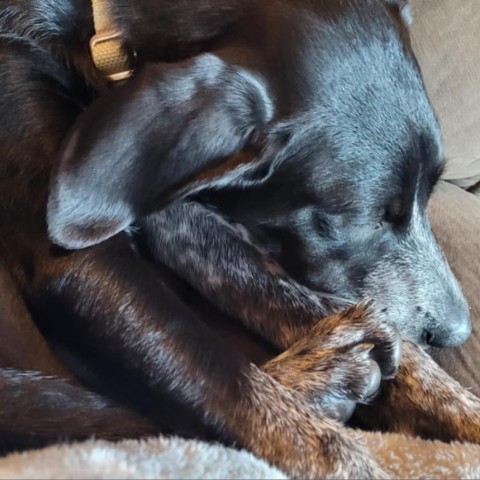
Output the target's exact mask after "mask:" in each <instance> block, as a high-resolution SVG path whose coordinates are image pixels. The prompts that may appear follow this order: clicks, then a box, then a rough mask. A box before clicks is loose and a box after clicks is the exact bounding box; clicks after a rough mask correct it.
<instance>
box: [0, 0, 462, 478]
mask: <svg viewBox="0 0 480 480" xmlns="http://www.w3.org/2000/svg"><path fill="white" fill-rule="evenodd" d="M390 3H391V2H390ZM113 13H114V15H116V17H117V19H118V21H119V24H121V25H122V26H123V29H124V32H125V41H126V43H127V45H128V47H129V48H131V49H133V50H136V51H137V52H138V54H139V61H140V64H141V66H140V69H139V71H138V74H137V75H136V77H135V78H133V79H132V80H131V81H129V82H128V83H127V84H125V85H123V86H121V87H119V88H116V89H115V90H112V91H110V92H106V93H104V94H102V95H101V96H100V98H98V99H97V100H96V101H95V102H93V103H92V104H91V100H92V95H93V93H92V92H93V91H92V86H93V87H98V88H100V87H102V86H104V85H103V82H102V81H101V79H99V78H98V76H97V74H96V73H95V71H94V69H93V68H92V65H91V64H90V62H89V58H88V52H87V49H86V41H87V40H88V37H89V35H90V34H91V18H90V12H89V6H88V2H86V1H80V0H79V1H78V2H75V1H73V2H72V3H70V2H67V1H66V0H63V1H61V2H58V1H55V2H53V0H52V1H46V0H28V1H24V2H11V1H6V0H3V1H2V2H1V3H0V42H1V53H0V56H1V64H2V69H3V70H4V72H5V73H4V72H3V71H2V75H0V122H1V123H0V129H1V131H2V136H1V137H0V142H1V143H0V152H1V154H2V160H1V162H0V173H1V175H0V187H1V188H0V194H1V196H2V202H1V206H0V228H1V233H2V236H1V239H0V259H1V262H2V267H3V266H4V265H5V268H6V270H7V271H8V275H9V276H10V277H11V281H9V283H8V285H7V284H6V286H5V291H8V292H10V295H11V296H10V297H9V298H10V300H9V301H8V302H5V303H4V304H3V305H2V306H1V308H2V309H4V311H5V313H4V314H3V312H2V317H1V318H2V326H1V327H2V328H3V324H4V323H5V324H6V321H5V322H4V321H3V316H5V318H6V319H8V318H9V315H10V314H11V313H10V312H11V311H13V306H12V305H13V303H15V302H16V303H18V304H21V305H22V308H23V309H24V311H25V312H26V313H25V317H24V318H25V325H27V326H26V327H25V328H26V329H27V330H28V331H33V330H35V325H37V326H38V327H39V328H40V329H41V331H42V334H43V335H44V336H46V337H47V338H48V340H49V341H50V342H51V344H55V345H57V346H58V345H61V346H62V348H61V349H59V350H58V352H62V351H65V350H67V351H69V352H74V353H75V355H76V356H78V357H79V358H80V359H81V361H82V363H85V364H88V365H87V366H88V369H87V370H85V371H83V370H82V371H80V370H77V371H76V373H77V375H78V376H81V377H82V380H84V381H86V382H88V383H90V384H91V385H94V386H96V388H99V389H100V390H101V392H102V393H103V394H104V395H106V396H111V397H113V398H115V399H117V400H118V401H119V402H120V403H123V404H124V406H125V405H127V406H129V407H130V408H132V409H136V410H137V411H138V412H139V413H140V414H142V415H143V416H145V417H148V418H149V421H150V423H148V424H147V423H146V422H145V421H144V420H142V419H141V418H138V417H136V416H135V417H133V419H131V418H130V415H132V414H130V413H128V412H127V410H123V409H122V407H119V406H118V405H117V406H115V407H112V406H111V404H110V402H108V401H105V400H103V399H101V400H99V399H97V397H95V398H93V397H90V396H89V394H87V393H86V392H84V391H83V390H82V387H80V386H79V387H78V388H79V389H80V390H79V391H80V392H82V393H78V397H77V396H76V395H77V391H76V390H75V392H73V393H72V392H71V391H69V392H70V393H71V397H68V395H67V394H68V393H69V392H67V394H66V395H67V396H66V397H65V398H67V403H68V402H71V403H68V406H69V407H70V406H71V407H72V410H69V411H73V410H74V408H73V407H74V406H75V401H77V400H76V399H77V398H83V399H84V400H85V401H84V402H82V405H83V406H84V407H85V408H84V409H83V410H82V412H83V415H85V416H88V417H89V418H91V419H92V422H93V423H92V424H89V425H88V427H89V429H87V434H89V433H90V432H95V433H96V434H97V435H100V436H105V437H107V438H118V437H120V436H123V435H127V434H128V435H145V434H148V433H150V432H152V431H156V430H159V429H161V428H165V424H167V426H168V428H171V429H173V430H174V431H176V432H182V433H189V434H196V435H204V436H210V435H213V436H216V437H218V436H221V437H222V438H223V439H225V440H227V441H238V442H239V443H240V444H242V445H245V446H247V447H248V448H251V449H252V450H253V451H255V452H257V453H261V452H263V450H262V449H261V448H259V449H258V450H255V448H256V446H255V445H252V444H251V442H252V438H253V437H254V436H255V435H256V433H255V432H254V429H253V427H254V426H258V425H260V424H261V420H262V419H263V417H262V414H263V413H262V411H260V412H259V411H258V408H259V407H258V404H257V403H256V402H255V399H256V398H257V396H258V394H259V392H262V393H264V394H265V395H267V393H268V395H270V396H265V398H267V399H268V400H269V401H271V402H272V405H271V406H272V407H277V406H278V405H286V404H287V403H288V402H286V400H284V396H282V395H283V394H280V393H278V392H277V390H276V388H277V387H275V388H273V387H271V385H270V384H269V380H266V379H265V378H264V377H260V380H259V379H258V378H259V377H258V376H257V374H256V373H252V370H251V366H250V364H249V361H248V360H247V359H246V355H244V354H242V351H243V352H244V347H240V348H239V349H238V350H239V351H238V350H237V349H235V348H232V347H231V346H230V345H229V344H227V346H226V345H225V343H224V342H222V341H221V340H220V338H219V336H218V335H217V334H216V332H215V331H214V328H212V326H211V325H210V326H209V325H205V324H204V323H203V322H202V321H201V319H200V317H202V314H201V310H200V309H198V308H197V309H196V310H195V313H194V311H193V310H192V309H191V308H189V306H188V303H192V301H191V300H186V298H185V297H182V296H181V295H180V294H179V291H176V289H175V288H174V285H176V281H175V280H173V279H172V278H171V276H170V275H169V274H167V273H165V272H164V271H163V270H160V269H159V268H156V267H155V266H154V265H152V264H151V263H149V262H148V261H147V260H146V259H145V258H141V256H140V254H139V252H138V251H137V249H136V246H135V245H134V244H133V242H132V238H131V235H129V234H127V233H125V232H124V230H125V229H126V228H128V227H130V226H131V225H132V223H135V222H136V224H137V225H136V226H137V228H138V233H139V237H140V240H141V242H142V245H143V246H144V247H147V248H148V249H149V251H148V254H150V255H152V256H153V257H154V258H155V260H157V261H158V262H160V263H163V264H165V265H167V266H168V267H170V269H171V270H172V271H173V272H174V273H176V274H177V275H179V276H181V277H184V278H186V279H187V280H188V282H189V283H190V284H192V285H193V286H194V287H195V288H196V289H197V290H199V291H200V292H201V293H203V295H205V296H206V297H207V298H208V299H209V300H210V301H211V302H212V303H214V304H215V305H217V306H218V307H219V308H220V309H221V310H223V311H225V312H227V313H230V314H232V315H234V316H236V317H237V318H239V319H240V320H241V321H242V322H243V323H244V324H246V325H247V326H248V327H249V329H250V330H252V331H253V332H255V333H258V334H260V335H262V336H263V337H264V338H265V339H267V340H268V341H269V342H270V343H271V344H273V345H274V346H275V347H277V348H287V347H290V346H292V344H293V343H294V342H296V341H297V340H300V339H301V338H302V337H303V336H305V335H307V334H308V333H309V332H310V330H311V328H312V326H313V325H314V324H315V323H316V321H318V320H319V319H320V318H322V317H324V316H326V315H327V314H329V313H331V312H332V311H334V310H336V309H338V308H341V307H344V306H346V305H348V304H349V303H352V302H356V301H358V300H361V299H363V298H365V297H373V298H374V299H375V300H376V303H375V305H376V307H375V308H376V311H375V317H376V319H377V320H378V322H379V324H382V325H383V324H385V321H386V320H387V321H388V322H389V323H392V324H394V325H396V326H397V327H398V328H400V329H401V330H402V331H403V332H405V333H407V334H409V335H410V336H411V337H412V338H414V339H415V340H417V341H419V342H428V343H431V344H437V345H448V344H453V343H459V342H461V341H462V340H464V339H465V338H466V336H467V334H468V333H469V322H468V313H467V309H466V306H465V301H464V299H463V297H462V295H461V292H460V290H459V287H458V285H457V283H456V281H455V279H454V278H453V275H452V274H451V272H450V270H449V269H448V266H447V265H446V263H445V261H444V260H443V257H442V256H441V253H440V251H439V249H438V247H437V246H436V243H435V241H434V239H433V236H432V234H431V232H430V230H429V226H428V222H427V220H426V217H425V206H426V202H427V199H428V195H429V193H430V191H431V189H432V187H433V184H434V182H435V180H436V178H437V176H438V172H439V171H440V170H441V168H442V159H441V146H440V141H439V132H438V126H437V124H436V121H435V118H434V116H433V113H432V112H431V108H430V106H429V103H428V101H427V99H426V96H425V93H424V90H423V85H422V81H421V78H420V74H419V72H418V69H417V66H416V64H415V61H414V59H413V57H412V55H411V52H410V50H409V47H408V42H407V40H406V36H407V34H406V30H405V26H404V24H403V23H402V21H401V19H400V16H399V11H398V9H395V8H394V9H391V8H390V7H389V8H386V7H385V5H384V4H383V2H380V1H374V0H371V1H367V2H356V1H354V0H351V1H348V2H336V1H333V0H330V1H323V2H318V1H313V0H312V1H310V0H301V1H299V0H296V1H293V0H292V1H288V0H284V1H280V0H270V1H262V2H256V1H245V2H238V3H236V2H230V1H226V0H211V1H200V0H192V2H182V3H178V2H173V1H168V0H162V1H158V2H151V1H136V2H134V3H133V2H126V1H125V2H123V1H122V2H117V3H116V8H115V9H114V11H113ZM199 52H201V53H199ZM206 52H208V53H206ZM167 60H168V61H169V63H166V61H167ZM153 61H156V62H158V61H163V63H152V62H153ZM87 106H88V108H86V107H87ZM77 116H78V119H77ZM74 122H75V123H74ZM70 127H72V128H71V129H70V130H69V128H70ZM67 130H69V133H68V135H67V136H66V138H65V139H64V137H65V135H66V134H67ZM57 152H60V153H59V156H58V158H57V160H58V166H57V165H55V166H54V158H55V155H56V154H57ZM52 171H54V174H53V177H52V182H51V191H50V196H49V197H48V179H49V176H50V174H51V172H52ZM47 197H48V198H47ZM47 202H48V205H47ZM162 207H163V208H164V210H162V211H159V210H160V209H161V208H162ZM47 214H48V217H47V219H48V233H49V235H50V238H51V239H52V240H53V241H54V242H55V243H57V244H59V245H61V246H63V247H67V248H84V249H82V250H80V251H76V252H66V251H65V250H62V249H60V248H57V247H54V246H52V245H51V243H50V241H49V238H48V236H47V223H46V220H45V216H46V215H47ZM86 247H90V248H86ZM179 288H180V291H182V289H183V288H186V287H184V286H181V287H179ZM197 307H198V306H197ZM30 315H31V318H30ZM272 317H273V319H272ZM215 328H217V327H215ZM27 330H26V331H27ZM37 334H38V332H37ZM13 341H17V339H16V336H15V335H13V334H8V335H6V336H4V337H3V338H2V340H1V342H3V344H4V345H5V346H3V347H2V348H3V349H5V350H6V346H7V345H8V344H9V343H10V342H13ZM390 347H391V346H389V348H387V349H386V351H387V352H390V353H389V354H388V355H387V354H386V355H387V357H388V358H387V359H386V360H387V361H386V363H387V364H388V362H389V361H392V359H391V358H390V355H391V350H392V349H391V348H390ZM31 348H32V351H34V352H38V354H37V355H35V356H34V359H33V360H32V361H31V362H26V363H25V364H23V365H15V358H14V359H13V360H12V359H11V358H7V359H5V361H3V363H2V364H0V368H16V369H17V370H16V371H15V372H12V371H10V370H8V371H7V370H0V379H1V380H0V388H1V389H2V392H3V393H1V395H0V402H5V403H7V402H10V399H9V397H8V395H9V392H10V393H11V392H12V389H15V385H16V383H15V382H17V380H18V379H21V378H24V379H26V380H27V381H29V382H30V381H33V386H34V387H35V385H37V386H38V385H40V384H41V382H40V379H37V377H32V376H30V374H22V373H19V372H20V371H32V370H33V371H35V370H40V371H43V372H45V373H48V374H55V375H57V376H68V375H69V374H68V373H65V369H64V367H63V365H62V363H61V362H60V361H59V360H58V358H57V357H56V355H55V354H53V353H52V352H51V351H49V350H48V348H47V347H46V345H45V344H44V343H42V346H39V344H34V343H32V345H31ZM380 351H382V349H380ZM19 354H20V355H21V352H19ZM59 354H60V355H61V353H59ZM61 356H62V359H63V361H64V362H66V361H67V358H66V357H65V356H64V355H61ZM377 360H378V358H377ZM378 361H379V362H380V360H378ZM392 362H393V364H395V362H394V361H392ZM380 363H381V362H380ZM72 365H73V363H72V362H70V366H71V368H73V367H72ZM394 366H395V365H394ZM345 368H346V367H345ZM92 374H93V378H92ZM37 380H38V383H37ZM12 382H13V383H12ZM125 382H129V383H127V384H128V385H129V386H135V387H136V388H135V389H134V388H131V389H127V390H130V391H125V389H123V390H122V389H121V385H122V384H123V385H124V384H125ZM99 384H101V387H99ZM56 385H63V384H62V383H60V384H56V383H55V382H53V383H52V382H50V383H49V384H47V383H45V388H50V387H51V388H52V389H53V390H52V391H55V388H57V386H56ZM267 387H268V388H267ZM72 388H73V387H72ZM262 388H264V390H262ZM37 390H38V389H37ZM135 390H136V391H135ZM20 391H21V392H23V391H24V392H27V394H28V395H32V397H34V395H33V394H31V393H29V392H30V391H29V390H28V389H26V390H22V389H20ZM272 392H273V393H272ZM275 392H277V393H275ZM37 393H38V392H37ZM47 400H48V395H47V396H42V395H37V397H36V398H35V402H37V403H36V405H38V410H35V412H34V415H33V416H28V417H26V418H31V419H34V418H35V417H41V416H42V415H49V414H50V412H51V404H49V403H48V401H47ZM282 402H284V403H282ZM9 405H10V403H9ZM21 405H25V403H23V401H22V403H21ZM267 406H268V407H269V406H270V405H267ZM103 408H105V409H107V408H115V415H117V414H118V415H119V416H121V415H125V418H126V420H125V425H127V426H129V425H133V426H134V427H135V428H132V430H131V431H129V432H125V427H124V425H122V424H121V422H120V421H116V422H114V424H110V425H109V428H108V429H105V420H106V419H107V421H108V419H109V418H110V417H109V416H108V415H107V416H106V417H102V416H101V415H97V413H98V412H99V411H100V412H101V411H102V409H103ZM67 410H68V409H67ZM280 410H281V409H280ZM5 411H10V410H6V407H5V406H3V405H2V404H0V412H5ZM67 413H68V412H67ZM307 417H308V415H306V416H305V417H302V418H307ZM115 418H117V417H115ZM320 418H321V415H320ZM2 421H3V420H2V418H1V416H0V422H2ZM80 421H81V419H77V420H75V419H74V418H71V419H70V420H69V422H70V423H69V431H70V432H71V436H72V438H84V436H85V432H86V430H85V429H83V430H82V429H81V428H80V427H81V425H80ZM327 423H328V422H327ZM4 424H5V425H7V427H5V428H4V431H5V432H6V433H5V437H6V439H5V443H6V444H7V447H9V448H12V447H18V446H23V445H30V444H31V443H30V442H29V441H28V439H25V438H24V436H25V434H24V433H22V432H24V431H23V430H22V429H21V428H19V431H18V432H15V428H14V425H13V426H9V425H8V424H7V423H6V422H5V423H4ZM275 425H276V424H275ZM117 426H118V429H117V428H116V427H117ZM277 426H278V425H277ZM90 427H91V428H90ZM280 430H281V429H280ZM45 432H47V434H46V435H43V436H41V435H39V438H38V439H37V440H38V444H42V443H48V442H51V441H55V440H56V439H57V438H58V436H62V437H63V436H64V435H65V432H64V430H59V431H58V432H55V431H54V429H52V428H51V427H48V428H46V429H45ZM0 433H1V428H0ZM257 433H258V432H257ZM22 435H23V436H22ZM19 436H20V437H21V438H19ZM259 436H260V437H261V435H259ZM274 438H275V437H274ZM260 441H263V440H260ZM265 441H267V437H265ZM284 454H285V455H286V453H284ZM275 458H276V457H275ZM272 461H273V457H272ZM292 471H293V470H292Z"/></svg>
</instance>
